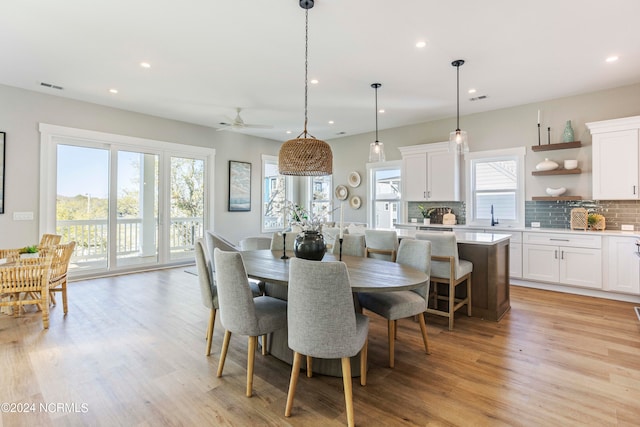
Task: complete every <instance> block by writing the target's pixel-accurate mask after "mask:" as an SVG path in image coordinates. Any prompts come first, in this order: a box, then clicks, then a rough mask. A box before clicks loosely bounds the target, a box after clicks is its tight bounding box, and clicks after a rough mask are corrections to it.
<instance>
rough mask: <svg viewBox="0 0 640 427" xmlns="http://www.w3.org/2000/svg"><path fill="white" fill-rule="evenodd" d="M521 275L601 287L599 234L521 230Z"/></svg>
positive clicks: (531, 278) (525, 277)
mask: <svg viewBox="0 0 640 427" xmlns="http://www.w3.org/2000/svg"><path fill="white" fill-rule="evenodd" d="M522 258H523V260H522V277H523V278H524V279H530V280H537V281H542V282H553V283H560V284H564V285H572V286H580V287H585V288H593V289H602V250H601V237H600V236H588V235H570V234H560V233H558V234H555V233H537V232H531V233H530V232H525V233H523V245H522Z"/></svg>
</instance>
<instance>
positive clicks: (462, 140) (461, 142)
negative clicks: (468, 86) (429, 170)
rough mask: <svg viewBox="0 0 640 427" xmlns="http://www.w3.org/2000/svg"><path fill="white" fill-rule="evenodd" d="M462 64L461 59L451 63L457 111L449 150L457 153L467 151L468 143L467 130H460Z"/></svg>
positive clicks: (450, 136) (450, 135)
mask: <svg viewBox="0 0 640 427" xmlns="http://www.w3.org/2000/svg"><path fill="white" fill-rule="evenodd" d="M463 64H464V60H463V59H458V60H456V61H453V62H452V63H451V65H453V66H454V67H456V74H457V78H456V80H457V84H456V96H457V112H456V130H455V131H453V132H451V133H450V134H449V151H455V152H456V153H458V154H462V153H468V152H469V144H467V132H465V131H463V130H460V66H461V65H463Z"/></svg>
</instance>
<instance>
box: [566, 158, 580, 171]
mask: <svg viewBox="0 0 640 427" xmlns="http://www.w3.org/2000/svg"><path fill="white" fill-rule="evenodd" d="M577 167H578V161H577V160H565V161H564V168H565V169H568V170H571V169H575V168H577Z"/></svg>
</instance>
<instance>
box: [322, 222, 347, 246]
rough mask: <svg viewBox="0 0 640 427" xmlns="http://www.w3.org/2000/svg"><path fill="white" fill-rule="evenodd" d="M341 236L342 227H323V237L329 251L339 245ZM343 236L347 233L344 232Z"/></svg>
mask: <svg viewBox="0 0 640 427" xmlns="http://www.w3.org/2000/svg"><path fill="white" fill-rule="evenodd" d="M345 231H346V230H345ZM339 234H340V227H324V226H323V227H322V236H323V237H324V243H325V244H326V245H327V250H329V249H331V248H333V246H334V245H336V244H337V243H338V236H339ZM343 234H345V233H344V232H343Z"/></svg>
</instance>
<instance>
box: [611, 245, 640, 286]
mask: <svg viewBox="0 0 640 427" xmlns="http://www.w3.org/2000/svg"><path fill="white" fill-rule="evenodd" d="M637 240H638V239H637V238H635V237H617V236H607V237H605V238H604V249H605V251H604V253H605V254H606V260H607V262H606V263H605V265H604V269H605V271H604V274H603V277H604V279H605V282H604V289H605V290H608V291H614V292H624V293H627V294H634V295H640V257H638V255H637V254H638V247H637V246H636V241H637Z"/></svg>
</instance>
